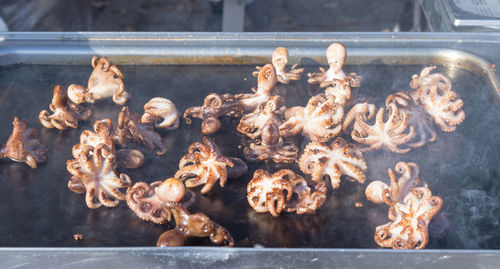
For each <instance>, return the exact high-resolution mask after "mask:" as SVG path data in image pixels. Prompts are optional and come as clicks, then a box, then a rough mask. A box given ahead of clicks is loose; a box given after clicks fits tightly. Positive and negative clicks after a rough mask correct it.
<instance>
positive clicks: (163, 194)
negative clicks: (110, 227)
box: [125, 178, 196, 224]
mask: <svg viewBox="0 0 500 269" xmlns="http://www.w3.org/2000/svg"><path fill="white" fill-rule="evenodd" d="M195 197H196V196H195V195H194V193H193V192H191V191H186V188H185V187H184V183H182V181H180V180H179V179H177V178H169V179H167V180H165V181H155V182H153V183H151V184H149V185H148V184H147V183H144V182H137V183H135V184H134V186H132V187H131V188H129V189H128V190H127V194H126V199H125V201H126V202H127V205H128V207H129V208H130V209H131V210H132V211H134V213H135V214H136V215H137V216H138V217H139V218H140V219H142V220H146V221H152V222H154V223H156V224H163V223H166V222H168V221H170V220H171V214H170V210H168V209H167V208H165V207H164V206H163V205H164V204H165V203H167V202H170V203H179V204H180V205H182V206H183V207H185V208H188V207H189V206H191V205H192V204H193V203H194V201H195Z"/></svg>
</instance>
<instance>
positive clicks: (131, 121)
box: [114, 106, 167, 155]
mask: <svg viewBox="0 0 500 269" xmlns="http://www.w3.org/2000/svg"><path fill="white" fill-rule="evenodd" d="M130 140H134V141H136V142H137V143H142V144H144V145H145V146H146V147H148V148H150V149H154V148H156V147H158V148H159V151H157V152H156V154H158V155H163V154H165V153H166V152H167V148H166V147H165V146H164V145H163V143H162V141H161V136H160V135H159V134H158V133H157V132H156V131H155V130H154V127H153V124H148V123H142V122H141V120H140V117H139V115H137V114H135V113H133V114H131V113H130V110H129V108H128V107H126V106H125V107H123V108H122V111H121V112H120V114H119V115H118V127H117V128H116V135H115V137H114V141H116V142H117V143H118V144H120V145H121V146H122V147H125V146H126V145H127V143H128V142H129V141H130Z"/></svg>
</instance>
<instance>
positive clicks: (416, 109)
mask: <svg viewBox="0 0 500 269" xmlns="http://www.w3.org/2000/svg"><path fill="white" fill-rule="evenodd" d="M390 103H395V104H396V105H397V106H398V109H400V110H404V111H405V112H406V114H407V115H408V125H410V126H413V129H414V130H415V136H414V137H413V138H412V139H411V140H410V141H408V143H407V144H408V146H410V147H413V148H418V147H421V146H423V145H425V144H426V143H427V142H434V141H436V139H437V135H436V131H435V130H434V128H433V127H434V126H433V120H432V118H431V117H430V115H428V114H427V113H426V112H425V109H424V108H423V106H422V105H421V104H420V103H416V102H414V101H413V99H412V98H411V97H410V95H408V94H407V93H406V92H397V93H394V94H391V95H389V96H388V97H387V99H386V100H385V106H386V107H388V106H389V104H390Z"/></svg>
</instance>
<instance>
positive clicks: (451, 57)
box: [440, 50, 476, 80]
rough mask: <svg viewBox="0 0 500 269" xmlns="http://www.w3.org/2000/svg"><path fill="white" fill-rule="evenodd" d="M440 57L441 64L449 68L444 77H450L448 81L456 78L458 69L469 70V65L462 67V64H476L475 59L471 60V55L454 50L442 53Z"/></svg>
mask: <svg viewBox="0 0 500 269" xmlns="http://www.w3.org/2000/svg"><path fill="white" fill-rule="evenodd" d="M440 55H441V56H442V58H441V59H440V61H441V64H442V65H443V66H445V67H447V68H449V69H448V70H447V72H446V75H448V77H450V79H452V80H453V79H454V78H456V77H457V76H458V74H457V71H458V69H466V70H469V69H470V68H471V66H470V65H469V64H468V65H464V63H471V62H476V59H473V56H472V55H467V54H465V53H463V52H460V51H455V50H446V51H442V52H441V53H440ZM466 58H468V59H466ZM471 58H472V59H471Z"/></svg>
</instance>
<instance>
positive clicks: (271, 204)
mask: <svg viewBox="0 0 500 269" xmlns="http://www.w3.org/2000/svg"><path fill="white" fill-rule="evenodd" d="M297 176H298V175H297V174H295V173H294V172H293V171H292V170H288V169H281V170H279V171H277V172H276V173H274V174H271V173H269V172H267V171H265V170H262V169H259V170H257V171H255V173H254V174H253V178H252V180H251V181H250V182H249V183H248V185H247V200H248V203H249V204H250V206H251V207H252V208H253V209H254V210H255V211H257V212H259V213H264V212H269V213H271V215H273V216H274V217H278V216H279V215H280V214H281V211H283V210H284V209H285V206H286V203H287V202H288V201H290V199H291V198H292V194H293V187H292V184H291V183H290V178H295V177H297Z"/></svg>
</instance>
